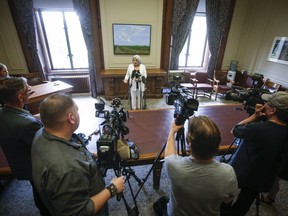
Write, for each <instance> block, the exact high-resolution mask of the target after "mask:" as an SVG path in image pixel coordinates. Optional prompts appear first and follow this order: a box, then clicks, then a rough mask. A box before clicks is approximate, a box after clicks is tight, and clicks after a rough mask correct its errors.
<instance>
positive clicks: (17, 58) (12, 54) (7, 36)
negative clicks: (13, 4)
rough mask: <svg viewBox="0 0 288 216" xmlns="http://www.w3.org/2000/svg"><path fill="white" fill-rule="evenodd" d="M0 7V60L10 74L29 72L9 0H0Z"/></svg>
mask: <svg viewBox="0 0 288 216" xmlns="http://www.w3.org/2000/svg"><path fill="white" fill-rule="evenodd" d="M0 8H1V19H0V62H1V63H3V64H5V65H6V66H7V68H8V70H9V73H10V74H16V73H17V74H19V73H20V74H25V73H28V68H27V65H26V61H25V57H24V54H23V51H22V47H21V44H20V41H19V38H18V35H17V31H16V28H15V25H14V22H13V19H12V15H11V12H10V8H9V5H8V0H0Z"/></svg>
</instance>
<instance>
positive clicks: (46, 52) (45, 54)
mask: <svg viewBox="0 0 288 216" xmlns="http://www.w3.org/2000/svg"><path fill="white" fill-rule="evenodd" d="M46 11H50V12H61V15H62V18H63V20H65V16H64V13H65V12H75V11H74V10H73V9H67V8H55V9H49V8H36V9H35V16H36V26H37V36H38V46H39V47H38V48H39V50H40V53H41V54H40V55H41V57H40V58H42V61H43V63H44V65H45V69H46V72H47V73H49V74H50V75H52V74H55V75H56V74H61V75H63V74H71V72H72V73H73V74H87V73H88V72H89V65H88V67H87V68H84V67H83V68H75V67H74V65H73V59H71V58H72V56H73V53H72V52H71V46H70V44H69V42H70V40H69V36H68V35H67V33H68V32H67V31H68V30H67V28H64V33H65V39H66V43H68V45H67V44H66V45H67V49H68V57H69V63H70V68H63V69H60V68H56V69H55V68H54V67H53V60H52V57H51V52H50V46H49V43H48V39H47V34H46V29H45V25H44V21H43V17H42V12H46ZM75 13H76V12H75ZM65 23H66V22H65V21H64V25H65ZM63 27H64V26H63ZM67 38H68V39H67ZM84 43H85V41H84ZM71 54H72V56H71ZM87 58H88V56H87ZM71 60H72V63H71Z"/></svg>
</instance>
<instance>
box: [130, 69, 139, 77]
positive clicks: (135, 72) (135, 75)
mask: <svg viewBox="0 0 288 216" xmlns="http://www.w3.org/2000/svg"><path fill="white" fill-rule="evenodd" d="M134 77H135V78H136V79H139V78H140V77H141V73H140V71H139V70H133V71H132V75H131V78H132V79H133V78H134Z"/></svg>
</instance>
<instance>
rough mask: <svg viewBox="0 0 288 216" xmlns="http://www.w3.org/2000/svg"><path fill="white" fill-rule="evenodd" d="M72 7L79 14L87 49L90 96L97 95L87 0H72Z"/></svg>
mask: <svg viewBox="0 0 288 216" xmlns="http://www.w3.org/2000/svg"><path fill="white" fill-rule="evenodd" d="M73 7H74V10H75V11H76V13H77V15H78V16H79V19H80V23H81V28H82V33H83V37H84V40H85V44H86V47H87V51H88V61H89V77H90V86H91V95H92V97H96V96H97V92H96V66H95V58H94V55H95V53H94V51H93V40H92V28H91V20H90V10H89V0H73Z"/></svg>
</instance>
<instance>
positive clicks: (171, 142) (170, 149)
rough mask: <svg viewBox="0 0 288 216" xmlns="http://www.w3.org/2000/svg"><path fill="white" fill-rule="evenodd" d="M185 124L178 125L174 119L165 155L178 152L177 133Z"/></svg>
mask: <svg viewBox="0 0 288 216" xmlns="http://www.w3.org/2000/svg"><path fill="white" fill-rule="evenodd" d="M182 127H183V125H180V126H178V125H176V124H175V121H173V123H172V126H171V129H170V132H169V135H168V138H167V143H166V148H165V157H167V156H169V155H172V154H176V147H175V138H174V137H175V134H176V133H177V132H178V131H179V129H180V128H182Z"/></svg>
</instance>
